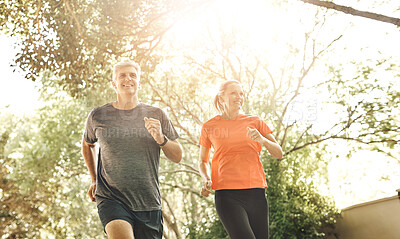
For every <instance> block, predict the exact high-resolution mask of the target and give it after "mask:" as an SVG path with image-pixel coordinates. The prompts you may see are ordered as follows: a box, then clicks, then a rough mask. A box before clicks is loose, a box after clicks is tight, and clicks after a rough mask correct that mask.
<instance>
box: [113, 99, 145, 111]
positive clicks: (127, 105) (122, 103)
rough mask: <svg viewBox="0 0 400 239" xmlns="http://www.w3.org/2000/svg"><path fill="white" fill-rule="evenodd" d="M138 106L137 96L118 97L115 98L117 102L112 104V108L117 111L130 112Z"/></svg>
mask: <svg viewBox="0 0 400 239" xmlns="http://www.w3.org/2000/svg"><path fill="white" fill-rule="evenodd" d="M138 105H139V100H138V98H137V96H134V97H128V98H126V97H120V96H117V101H115V102H113V106H114V107H115V108H117V109H119V110H131V109H133V108H135V107H136V106H138Z"/></svg>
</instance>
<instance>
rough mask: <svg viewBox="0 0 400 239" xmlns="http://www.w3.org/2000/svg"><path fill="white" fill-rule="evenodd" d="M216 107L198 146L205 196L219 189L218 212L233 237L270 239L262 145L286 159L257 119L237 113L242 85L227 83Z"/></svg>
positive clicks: (204, 128)
mask: <svg viewBox="0 0 400 239" xmlns="http://www.w3.org/2000/svg"><path fill="white" fill-rule="evenodd" d="M214 105H215V107H216V108H217V110H218V111H219V112H220V113H221V114H220V115H217V116H215V117H214V118H212V119H210V120H208V121H207V122H206V123H204V124H203V127H202V130H201V136H200V142H199V144H200V160H199V168H200V174H201V177H202V178H203V180H204V186H203V187H202V190H201V195H202V196H204V197H208V195H209V194H210V192H211V189H213V190H215V206H216V209H217V213H218V216H219V218H220V219H221V222H222V224H223V225H224V227H225V230H226V231H227V233H228V234H229V237H230V238H232V239H236V238H237V239H252V238H257V239H266V238H268V233H269V228H268V203H267V200H266V197H265V189H266V188H267V183H266V180H265V174H264V169H263V166H262V164H261V162H260V152H261V145H264V146H265V147H266V148H267V150H268V152H269V153H270V154H271V155H272V156H273V157H275V158H282V149H281V147H280V146H279V144H278V143H277V142H276V140H275V138H274V136H272V134H271V133H272V131H271V130H270V129H269V127H268V126H267V125H266V124H265V123H264V122H263V121H262V120H261V119H260V118H259V117H257V116H252V115H244V114H240V113H239V111H240V109H241V107H242V105H243V90H242V87H241V85H240V83H239V82H238V81H226V82H224V83H223V84H222V85H221V87H220V89H219V92H218V94H217V95H216V96H215V100H214ZM211 147H213V148H214V156H213V158H212V164H211V178H210V177H209V175H208V167H209V158H210V149H211Z"/></svg>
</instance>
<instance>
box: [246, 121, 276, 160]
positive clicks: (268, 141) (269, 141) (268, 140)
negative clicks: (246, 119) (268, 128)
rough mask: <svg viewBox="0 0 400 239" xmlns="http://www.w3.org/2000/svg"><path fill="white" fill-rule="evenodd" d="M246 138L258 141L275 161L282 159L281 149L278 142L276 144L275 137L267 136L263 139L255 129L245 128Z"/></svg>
mask: <svg viewBox="0 0 400 239" xmlns="http://www.w3.org/2000/svg"><path fill="white" fill-rule="evenodd" d="M247 137H250V139H252V140H255V141H258V142H259V143H260V144H262V145H264V146H265V148H267V150H268V152H269V153H270V154H271V155H272V157H274V158H277V159H281V158H282V157H283V152H282V148H281V146H280V145H279V144H278V142H276V140H275V137H274V136H273V135H272V134H267V135H266V136H265V137H264V136H262V135H261V133H260V132H259V131H258V130H257V129H251V128H249V127H247Z"/></svg>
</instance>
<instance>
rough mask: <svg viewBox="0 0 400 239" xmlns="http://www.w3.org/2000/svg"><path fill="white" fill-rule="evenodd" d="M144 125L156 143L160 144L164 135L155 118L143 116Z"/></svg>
mask: <svg viewBox="0 0 400 239" xmlns="http://www.w3.org/2000/svg"><path fill="white" fill-rule="evenodd" d="M144 127H146V129H147V131H149V133H150V134H151V136H152V137H153V139H154V140H155V141H156V142H157V143H158V144H162V143H163V142H164V135H163V133H162V130H161V123H160V121H159V120H157V119H153V118H147V117H144Z"/></svg>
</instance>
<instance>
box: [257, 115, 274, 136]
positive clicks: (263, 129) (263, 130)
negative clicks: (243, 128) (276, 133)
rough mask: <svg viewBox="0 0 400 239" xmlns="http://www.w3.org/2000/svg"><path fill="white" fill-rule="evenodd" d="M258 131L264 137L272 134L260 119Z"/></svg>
mask: <svg viewBox="0 0 400 239" xmlns="http://www.w3.org/2000/svg"><path fill="white" fill-rule="evenodd" d="M257 125H258V131H259V132H260V133H261V134H262V135H263V136H266V135H267V134H272V130H271V129H270V128H269V127H268V125H267V124H266V123H265V122H264V121H263V120H262V119H260V118H258V124H257Z"/></svg>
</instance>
